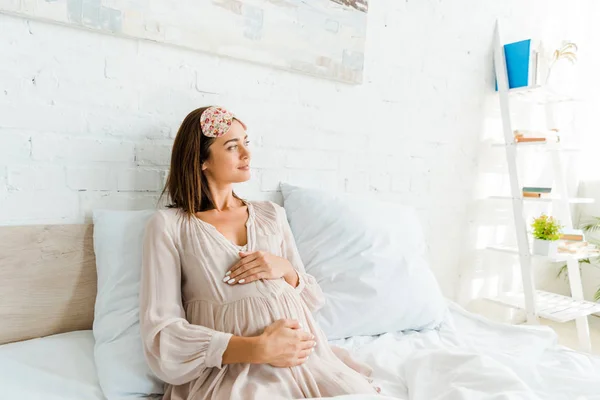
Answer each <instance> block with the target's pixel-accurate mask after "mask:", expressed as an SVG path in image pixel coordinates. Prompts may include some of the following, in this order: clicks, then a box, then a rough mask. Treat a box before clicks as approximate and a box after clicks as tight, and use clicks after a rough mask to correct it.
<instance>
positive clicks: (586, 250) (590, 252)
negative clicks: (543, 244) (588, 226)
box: [558, 242, 600, 257]
mask: <svg viewBox="0 0 600 400" xmlns="http://www.w3.org/2000/svg"><path fill="white" fill-rule="evenodd" d="M580 243H585V245H584V246H579V247H573V246H564V245H559V246H558V253H560V254H570V255H578V256H581V255H585V256H590V257H595V256H598V255H600V249H598V248H597V247H596V246H594V245H593V244H589V243H587V242H580Z"/></svg>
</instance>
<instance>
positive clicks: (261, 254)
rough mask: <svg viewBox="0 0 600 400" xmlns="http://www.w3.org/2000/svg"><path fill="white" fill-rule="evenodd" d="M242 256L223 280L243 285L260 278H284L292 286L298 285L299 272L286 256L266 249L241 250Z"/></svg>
mask: <svg viewBox="0 0 600 400" xmlns="http://www.w3.org/2000/svg"><path fill="white" fill-rule="evenodd" d="M240 257H241V259H240V261H238V262H237V263H235V264H234V265H233V266H232V267H231V268H230V270H229V272H227V274H226V275H225V278H223V282H227V283H228V284H230V285H234V284H238V283H239V284H242V285H243V284H246V283H250V282H254V281H256V280H258V279H279V278H284V279H285V280H286V282H287V283H289V284H290V285H291V286H292V287H296V286H298V279H299V278H298V274H297V273H296V270H295V269H294V267H293V266H292V264H291V263H290V262H289V261H288V260H286V259H285V258H282V257H278V256H276V255H274V254H271V253H267V252H265V251H255V252H253V253H246V252H240Z"/></svg>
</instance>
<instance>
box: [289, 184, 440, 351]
mask: <svg viewBox="0 0 600 400" xmlns="http://www.w3.org/2000/svg"><path fill="white" fill-rule="evenodd" d="M281 189H282V194H283V198H284V208H285V211H286V213H287V217H288V221H289V223H290V227H291V228H292V233H293V234H294V238H295V240H296V244H297V246H298V251H299V253H300V257H301V258H302V261H303V262H304V264H305V267H306V271H307V272H308V273H309V274H311V275H313V276H314V277H315V278H316V279H317V281H318V282H319V285H320V286H321V288H322V289H323V292H324V294H325V297H326V299H327V302H326V304H325V306H324V307H323V308H322V309H321V310H319V311H318V312H317V314H316V318H317V322H318V323H319V324H320V325H321V328H323V330H324V331H325V333H326V335H327V337H328V338H329V339H341V338H345V337H349V336H355V335H377V334H382V333H385V332H395V331H403V330H422V329H425V328H433V327H436V326H437V325H439V324H440V323H441V322H442V319H443V316H444V314H445V312H446V309H447V306H446V302H445V299H444V297H443V295H442V293H441V291H440V288H439V286H438V284H437V281H436V280H435V277H434V275H433V273H432V272H431V271H430V269H429V266H428V264H427V261H426V258H425V249H426V247H425V239H424V235H423V232H422V229H421V225H420V223H419V220H418V218H417V215H416V212H415V211H414V210H413V209H411V208H409V207H406V206H402V205H398V204H391V203H383V202H376V201H373V200H370V199H367V198H359V197H353V196H350V195H347V194H335V193H329V192H324V191H320V190H316V189H308V188H300V187H297V186H292V185H289V184H286V183H282V184H281Z"/></svg>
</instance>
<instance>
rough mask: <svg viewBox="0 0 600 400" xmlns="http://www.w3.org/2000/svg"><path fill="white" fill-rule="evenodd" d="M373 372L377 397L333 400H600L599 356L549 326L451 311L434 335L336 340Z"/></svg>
mask: <svg viewBox="0 0 600 400" xmlns="http://www.w3.org/2000/svg"><path fill="white" fill-rule="evenodd" d="M332 344H336V345H338V346H341V347H345V348H347V349H349V350H350V351H351V352H352V353H353V354H355V355H356V356H357V358H359V359H361V360H363V361H365V362H367V363H368V364H370V365H371V366H372V367H373V378H374V381H375V383H376V384H377V385H378V386H380V387H381V389H382V395H385V396H386V397H382V396H341V397H338V398H336V399H338V400H342V399H343V400H371V399H378V400H383V399H387V398H388V397H387V396H390V397H389V398H394V399H403V400H404V399H410V400H475V399H477V400H483V399H486V400H488V399H489V400H492V399H493V400H504V399H506V400H525V399H526V400H599V399H600V357H596V356H592V355H588V354H583V353H580V352H576V351H572V350H570V349H568V348H566V347H563V346H559V345H557V336H556V334H555V333H554V331H552V330H551V329H550V328H548V327H543V326H514V325H508V324H500V323H495V322H492V321H489V320H487V319H485V318H482V317H480V316H477V315H475V314H472V313H469V312H467V311H465V310H463V309H462V308H460V307H459V306H458V305H455V304H450V312H449V314H448V316H447V318H446V320H445V322H444V324H442V327H441V328H440V329H439V330H433V331H428V332H421V333H416V332H412V333H405V334H402V333H389V334H385V335H381V336H379V337H354V338H350V339H347V340H343V341H335V342H332Z"/></svg>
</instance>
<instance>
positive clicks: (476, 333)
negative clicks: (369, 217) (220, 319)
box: [0, 305, 600, 400]
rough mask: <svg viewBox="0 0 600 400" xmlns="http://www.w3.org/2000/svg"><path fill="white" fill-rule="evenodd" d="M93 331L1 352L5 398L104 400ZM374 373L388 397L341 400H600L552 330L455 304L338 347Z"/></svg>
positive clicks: (597, 367)
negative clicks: (438, 318) (440, 315)
mask: <svg viewBox="0 0 600 400" xmlns="http://www.w3.org/2000/svg"><path fill="white" fill-rule="evenodd" d="M93 341H94V339H93V336H92V333H91V331H82V332H71V333H67V334H63V335H55V336H51V337H48V338H43V339H35V340H31V341H28V342H21V343H14V344H9V345H5V346H0V399H4V398H6V399H27V400H36V399H40V400H42V399H43V400H50V399H52V400H53V399H57V400H58V399H60V400H67V399H68V400H70V399H73V400H84V399H85V400H92V399H98V400H100V399H103V398H104V396H103V395H102V392H101V390H100V387H99V386H98V379H97V376H96V370H95V366H94V358H93V343H94V342H93ZM333 344H336V345H338V346H341V347H345V348H347V349H349V350H350V351H351V352H352V353H353V354H355V355H356V357H357V358H358V359H361V360H363V361H365V362H367V363H368V364H370V365H371V366H372V367H373V378H374V381H375V384H376V385H378V386H380V387H381V389H382V395H381V396H379V395H373V396H360V395H358V396H357V395H351V396H340V397H336V400H390V399H402V400H408V399H410V400H467V399H468V400H474V399H477V400H488V399H489V400H504V399H507V400H508V399H510V400H525V399H526V400H532V399H536V400H538V399H539V400H559V399H560V400H600V358H598V357H593V356H589V355H585V354H582V353H578V352H575V351H572V350H569V349H567V348H564V347H561V346H557V345H556V335H555V334H554V332H553V331H552V330H551V329H550V328H545V327H531V326H511V325H505V324H498V323H494V322H491V321H488V320H486V319H484V318H481V317H478V316H475V315H473V314H470V313H467V312H466V311H464V310H462V309H461V308H460V307H458V306H456V305H451V307H450V312H449V314H448V315H447V317H446V321H445V322H444V324H443V325H442V327H441V328H440V329H439V330H434V331H428V332H421V333H417V332H413V333H405V334H400V333H389V334H385V335H381V336H379V337H367V336H365V337H354V338H351V339H347V340H343V341H335V342H333Z"/></svg>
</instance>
